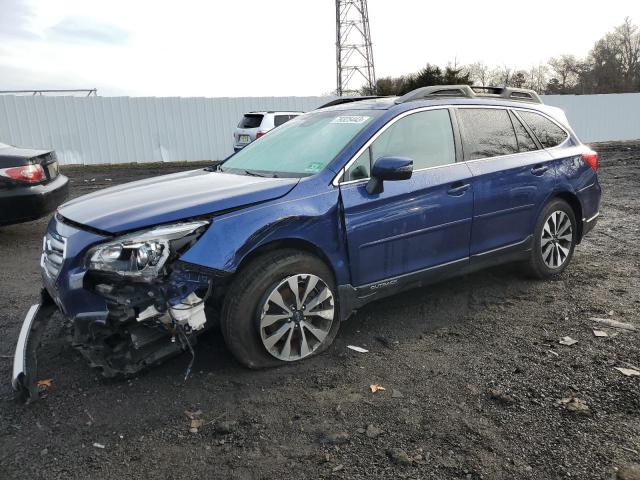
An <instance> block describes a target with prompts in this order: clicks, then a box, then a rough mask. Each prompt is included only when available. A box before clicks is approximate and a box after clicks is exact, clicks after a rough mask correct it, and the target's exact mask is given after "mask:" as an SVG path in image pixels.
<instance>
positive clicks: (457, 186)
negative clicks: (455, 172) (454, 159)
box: [447, 182, 471, 197]
mask: <svg viewBox="0 0 640 480" xmlns="http://www.w3.org/2000/svg"><path fill="white" fill-rule="evenodd" d="M470 188H471V184H469V183H462V182H455V183H452V184H451V186H450V188H449V190H447V193H448V194H449V195H452V196H454V197H459V196H460V195H463V194H464V192H466V191H467V190H469V189H470Z"/></svg>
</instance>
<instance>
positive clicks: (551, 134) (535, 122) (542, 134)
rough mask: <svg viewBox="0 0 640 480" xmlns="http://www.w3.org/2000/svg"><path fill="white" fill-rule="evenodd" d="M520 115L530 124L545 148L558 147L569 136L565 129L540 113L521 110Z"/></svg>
mask: <svg viewBox="0 0 640 480" xmlns="http://www.w3.org/2000/svg"><path fill="white" fill-rule="evenodd" d="M518 115H520V118H522V119H523V120H524V121H525V122H526V123H527V125H529V128H530V129H531V131H532V132H533V134H534V135H535V136H536V137H538V140H539V141H540V143H541V144H542V146H543V147H545V148H551V147H556V146H558V145H560V144H561V143H562V142H564V141H565V140H566V139H567V137H568V136H569V135H568V134H567V132H565V131H564V129H562V128H560V126H558V125H556V124H555V123H554V122H552V121H551V120H549V119H548V118H547V117H545V116H543V115H540V114H539V113H535V112H524V111H519V112H518Z"/></svg>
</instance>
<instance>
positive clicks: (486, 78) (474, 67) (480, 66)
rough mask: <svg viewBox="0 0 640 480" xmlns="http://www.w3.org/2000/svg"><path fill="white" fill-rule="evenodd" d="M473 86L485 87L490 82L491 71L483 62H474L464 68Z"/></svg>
mask: <svg viewBox="0 0 640 480" xmlns="http://www.w3.org/2000/svg"><path fill="white" fill-rule="evenodd" d="M466 70H467V72H469V76H470V77H471V80H473V83H474V85H479V86H481V87H486V86H488V85H489V83H490V82H491V69H490V68H489V67H488V66H487V65H485V63H484V62H475V63H472V64H471V65H469V66H468V67H467V68H466Z"/></svg>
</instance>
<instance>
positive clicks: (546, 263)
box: [527, 198, 578, 279]
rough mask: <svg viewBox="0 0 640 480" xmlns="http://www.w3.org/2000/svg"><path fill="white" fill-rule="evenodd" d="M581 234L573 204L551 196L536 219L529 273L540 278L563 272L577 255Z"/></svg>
mask: <svg viewBox="0 0 640 480" xmlns="http://www.w3.org/2000/svg"><path fill="white" fill-rule="evenodd" d="M577 234H578V228H577V223H576V217H575V213H574V212H573V209H572V208H571V206H570V205H569V204H568V203H567V202H565V201H564V200H562V199H559V198H557V199H554V200H551V201H550V202H549V203H548V204H547V205H546V206H545V207H544V209H543V210H542V212H541V213H540V216H539V217H538V221H537V222H536V228H535V231H534V234H533V248H532V249H531V257H530V258H529V262H528V265H527V267H528V271H529V273H530V274H531V275H532V276H534V277H536V278H540V279H543V278H549V277H552V276H555V275H559V274H560V273H562V272H563V271H564V269H565V268H567V265H569V262H570V261H571V258H572V257H573V250H574V248H575V245H576V240H577Z"/></svg>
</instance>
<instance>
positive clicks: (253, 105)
mask: <svg viewBox="0 0 640 480" xmlns="http://www.w3.org/2000/svg"><path fill="white" fill-rule="evenodd" d="M331 98H332V97H255V98H253V97H252V98H155V97H149V98H146V97H139V98H137V97H45V96H34V97H27V96H0V142H4V143H10V144H13V145H19V146H25V147H26V146H29V147H34V148H52V149H55V150H56V152H57V154H58V157H59V159H60V162H61V163H63V164H85V165H88V164H103V163H130V162H169V161H183V160H186V161H196V160H220V159H223V158H225V157H227V156H228V155H229V154H231V153H232V152H233V137H232V135H233V130H234V129H235V127H236V125H237V124H238V121H239V120H240V118H241V117H242V115H243V114H244V113H246V112H249V111H253V110H292V111H309V110H313V109H314V108H316V107H318V106H319V105H321V104H323V103H325V102H327V101H329V100H330V99H331Z"/></svg>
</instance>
